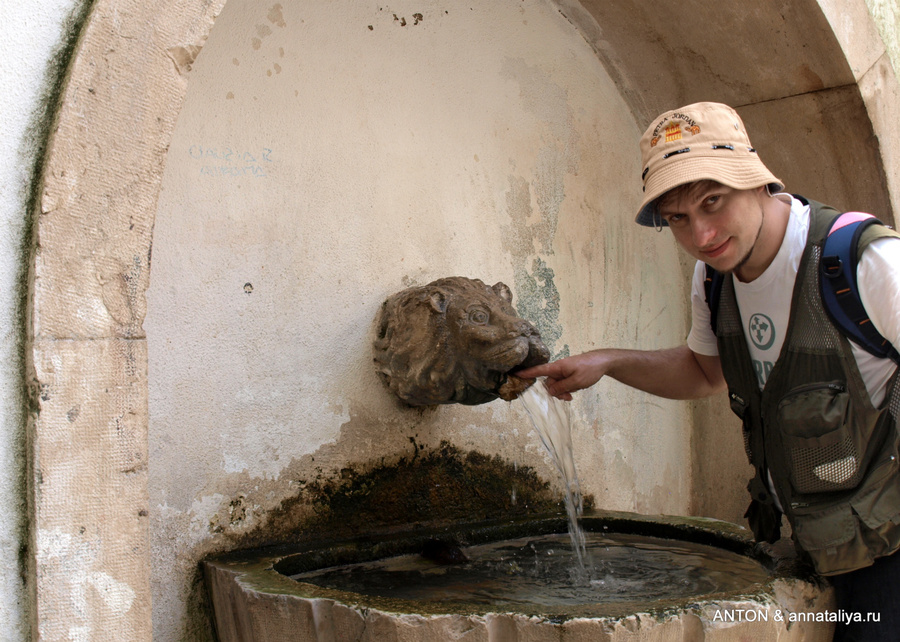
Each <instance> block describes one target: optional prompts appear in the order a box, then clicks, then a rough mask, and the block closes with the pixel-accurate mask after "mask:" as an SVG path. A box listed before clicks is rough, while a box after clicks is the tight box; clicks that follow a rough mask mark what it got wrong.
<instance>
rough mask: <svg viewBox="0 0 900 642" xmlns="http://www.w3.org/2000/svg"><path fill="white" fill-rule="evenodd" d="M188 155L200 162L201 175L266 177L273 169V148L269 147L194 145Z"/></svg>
mask: <svg viewBox="0 0 900 642" xmlns="http://www.w3.org/2000/svg"><path fill="white" fill-rule="evenodd" d="M188 155H190V157H191V158H192V159H194V160H195V161H198V162H199V164H200V169H199V172H200V175H201V176H210V177H217V178H234V177H239V176H247V177H250V178H265V177H266V176H268V175H269V170H270V169H271V164H272V162H273V160H272V150H271V149H270V148H268V147H257V148H251V149H249V150H247V149H239V148H235V147H208V146H205V145H192V146H191V147H190V149H188Z"/></svg>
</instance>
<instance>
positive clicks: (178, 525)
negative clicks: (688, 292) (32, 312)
mask: <svg viewBox="0 0 900 642" xmlns="http://www.w3.org/2000/svg"><path fill="white" fill-rule="evenodd" d="M189 78H190V84H189V89H188V93H187V96H186V98H185V105H184V108H183V109H182V111H181V113H180V115H179V120H178V124H177V126H176V129H175V132H174V134H173V137H172V141H171V145H170V147H169V150H168V154H167V160H166V169H165V174H164V178H163V182H162V188H161V191H160V201H159V207H158V210H157V216H156V221H155V227H154V234H153V258H152V266H153V267H152V272H151V278H150V287H149V290H148V293H147V310H148V312H147V318H146V321H145V323H144V329H145V330H146V332H147V345H148V350H149V366H150V367H149V379H148V385H149V391H150V398H149V416H150V424H149V425H150V457H149V460H150V477H149V487H150V510H151V547H152V548H151V550H152V554H151V560H152V569H153V570H152V584H153V603H154V613H155V615H154V631H155V634H156V635H158V636H160V639H170V638H171V639H174V638H176V637H178V635H180V632H181V631H182V630H183V629H184V627H186V626H190V624H189V623H188V622H186V621H185V618H186V617H189V616H187V610H186V608H185V605H186V604H188V605H189V604H191V600H192V599H193V598H192V591H194V590H195V587H194V586H193V582H194V581H195V573H196V562H197V561H198V559H199V558H200V557H201V556H202V555H204V554H207V553H209V552H212V551H216V550H221V549H222V548H227V547H228V546H233V545H235V544H234V543H233V542H234V541H237V540H239V539H240V536H241V535H242V534H243V533H248V532H255V531H257V530H258V529H259V528H260V527H262V526H263V525H264V524H265V523H266V521H267V520H268V519H270V517H269V514H270V512H271V511H273V509H276V508H278V507H279V506H280V505H281V504H282V503H283V502H285V501H286V500H288V499H290V498H293V497H294V496H296V495H297V494H298V493H300V492H301V491H300V487H301V486H302V485H303V484H304V483H306V482H309V481H310V480H312V479H315V478H316V477H317V476H324V477H328V476H339V474H340V471H341V469H348V468H349V469H352V470H354V471H359V470H365V469H366V468H367V467H371V466H372V465H374V464H378V463H380V462H382V461H388V462H390V461H392V460H396V459H397V458H398V457H403V456H406V457H410V456H412V455H413V454H414V453H415V452H416V449H426V450H427V449H429V448H433V447H436V446H437V445H439V444H440V442H441V441H448V442H450V443H452V444H453V445H455V446H457V447H459V448H461V449H464V450H475V451H478V452H480V453H484V454H487V455H495V454H496V455H500V456H502V457H503V458H504V459H506V460H508V461H511V462H515V463H517V464H518V465H520V466H531V467H533V468H534V469H535V470H536V471H537V472H538V474H539V475H540V476H542V477H543V478H544V479H547V480H549V481H551V482H554V483H555V479H556V473H555V471H554V469H553V468H552V465H551V463H550V462H549V461H548V458H547V456H546V455H545V454H544V453H543V449H542V447H541V446H540V443H539V441H538V438H537V436H536V435H535V434H534V432H533V430H532V429H531V427H530V424H529V423H528V419H527V418H526V416H525V414H524V412H523V409H522V408H520V407H519V406H518V405H517V404H515V403H513V404H508V403H506V402H503V401H497V402H493V403H491V404H487V405H485V406H481V407H449V406H447V407H440V408H437V409H432V410H428V411H425V412H423V411H421V410H417V409H411V408H406V407H402V406H401V405H400V404H398V403H397V402H396V400H394V399H393V398H392V397H391V395H390V394H389V393H388V392H387V390H386V388H385V387H384V386H383V385H382V382H381V381H380V380H379V379H378V378H377V377H376V374H375V369H374V367H373V364H372V350H371V343H372V339H373V334H372V330H373V329H372V321H373V319H374V316H375V313H376V312H377V310H378V308H379V306H380V304H381V302H382V301H383V300H384V299H385V298H386V297H387V296H388V295H390V294H392V293H394V292H396V291H398V290H400V289H403V288H405V287H408V286H411V285H422V284H425V283H428V282H430V281H431V280H434V279H436V278H440V277H443V276H452V275H462V276H469V277H473V278H480V279H482V280H484V281H486V282H487V283H494V282H497V281H503V282H505V283H507V284H508V285H509V286H510V287H511V288H512V290H513V293H514V296H515V299H514V304H516V305H517V307H518V309H519V311H520V313H521V314H522V315H523V316H525V317H526V318H529V319H530V320H532V321H533V322H534V323H535V324H536V325H537V326H538V328H539V330H540V331H541V333H542V335H543V337H544V340H545V341H546V343H547V344H548V346H549V347H550V349H551V351H552V353H553V354H554V356H559V355H563V354H567V353H575V352H581V351H584V350H588V349H590V348H592V347H595V346H600V345H632V346H642V347H647V348H654V347H667V346H671V345H675V344H677V343H678V342H679V341H680V340H682V339H683V337H684V336H685V334H686V332H687V329H686V326H685V321H684V320H685V311H684V302H683V300H682V299H681V297H678V298H675V299H674V300H673V299H672V298H671V297H670V296H669V295H670V294H671V292H673V291H681V290H682V289H683V288H684V283H683V281H682V278H681V269H680V267H679V259H678V256H677V252H676V249H675V248H674V246H673V245H672V243H671V242H670V239H668V238H666V237H665V236H663V235H661V234H657V233H656V232H654V231H651V230H646V229H641V228H639V227H638V226H636V225H634V223H633V215H634V211H635V209H636V206H637V203H638V202H639V198H640V192H639V190H637V189H635V188H636V186H637V184H638V182H639V181H638V178H639V176H640V168H639V167H638V163H639V159H638V158H637V157H636V155H635V153H634V149H633V142H634V140H635V139H636V138H637V137H639V136H640V131H639V130H638V126H637V124H636V123H635V120H634V118H633V116H632V114H631V112H630V111H629V109H628V107H627V105H626V104H625V102H624V101H623V100H622V99H621V97H620V96H619V94H618V92H617V91H616V87H615V85H614V84H613V82H612V81H611V79H610V77H609V75H608V74H607V72H606V70H605V69H604V67H603V65H602V64H601V63H600V62H599V61H598V60H597V57H596V56H595V55H594V52H593V51H592V50H591V48H590V47H589V46H588V44H587V43H586V42H585V40H584V39H583V38H582V37H580V36H579V34H578V32H577V31H576V29H575V28H574V27H573V26H572V24H571V23H570V22H569V21H568V20H567V19H566V18H565V17H564V16H563V15H562V14H561V13H560V12H559V10H558V8H557V7H555V6H554V5H552V4H548V3H546V2H543V1H537V0H529V1H526V2H519V3H515V4H507V3H490V4H479V5H471V4H470V3H461V2H442V3H436V2H432V3H421V2H418V3H404V4H394V5H391V6H390V7H386V6H384V5H382V4H379V3H374V2H371V3H368V2H362V3H361V2H349V1H348V2H344V3H334V2H331V3H303V4H302V5H300V4H286V3H285V4H280V5H273V4H272V3H271V2H258V1H254V0H231V1H230V2H229V3H228V4H227V5H226V6H225V8H224V10H223V11H222V13H221V15H220V16H219V17H218V18H217V20H216V24H215V27H214V29H213V31H212V32H211V35H210V38H209V41H208V42H207V44H206V45H205V47H204V48H203V50H202V51H201V52H200V55H199V56H198V57H197V59H196V61H195V62H194V63H193V64H192V68H191V70H190V72H189ZM689 416H690V415H689V408H688V407H687V406H686V405H685V404H678V403H674V402H666V401H659V400H653V401H652V402H650V403H646V402H645V401H644V400H643V399H641V398H639V396H638V395H636V393H634V392H631V391H629V390H627V389H625V388H624V387H623V386H620V385H618V384H616V383H614V382H609V383H607V382H604V383H603V384H601V385H600V386H598V387H597V388H596V389H595V390H592V391H590V392H588V393H585V394H584V395H582V396H581V397H580V398H579V400H578V402H577V403H576V404H575V417H576V430H577V437H576V447H577V464H578V466H579V467H580V469H581V471H582V478H583V484H584V492H585V493H588V494H592V495H594V497H595V501H596V502H597V504H598V505H602V506H604V507H608V508H615V509H625V510H638V511H641V512H647V513H659V512H662V513H683V512H685V511H686V510H688V507H689V503H690V489H691V486H690V452H689V444H690V423H689V421H688V420H689ZM345 475H346V473H345ZM510 490H512V489H510ZM297 528H302V527H301V526H300V525H298V526H297Z"/></svg>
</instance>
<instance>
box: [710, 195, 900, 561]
mask: <svg viewBox="0 0 900 642" xmlns="http://www.w3.org/2000/svg"><path fill="white" fill-rule="evenodd" d="M810 210H811V214H810V229H809V237H808V239H807V243H806V249H805V250H804V253H803V257H802V259H801V260H800V267H799V270H798V272H797V279H796V282H795V284H794V291H793V296H792V300H791V313H790V320H789V322H788V329H787V333H786V335H785V339H784V345H783V346H782V349H781V354H780V355H779V358H778V361H777V362H776V363H775V366H774V368H773V369H772V372H771V374H770V375H769V377H768V379H767V381H766V384H765V387H764V388H763V389H762V390H760V389H759V382H758V379H757V376H756V374H755V372H754V370H753V366H752V363H751V359H750V352H749V350H748V349H747V342H746V339H745V336H744V332H743V323H742V321H741V317H740V312H739V310H738V306H737V300H736V298H735V294H734V285H733V281H732V279H731V278H726V279H725V280H724V284H723V287H722V293H721V295H720V300H719V309H718V314H717V321H716V336H717V338H718V345H719V354H720V357H721V362H722V370H723V372H724V374H725V379H726V381H727V383H728V392H729V398H730V400H731V407H732V410H734V412H735V413H736V414H737V415H738V416H739V417H740V418H741V420H742V422H743V434H744V444H745V446H746V450H747V455H748V457H749V458H750V463H751V464H752V465H753V466H754V468H755V469H756V476H755V477H754V479H753V480H751V482H750V484H749V486H748V489H749V490H750V493H751V496H752V499H753V502H754V503H753V504H752V505H751V510H749V511H748V517H750V518H751V525H752V526H753V527H754V533H755V534H756V535H757V539H760V533H759V531H758V524H754V518H755V519H756V520H757V521H758V520H759V515H760V514H763V515H765V514H768V515H770V519H769V520H768V521H769V523H770V526H771V524H772V523H776V524H780V518H778V517H777V511H775V509H774V506H773V504H774V502H773V500H772V498H771V497H770V495H769V486H768V484H767V483H765V481H764V480H765V479H766V471H768V472H769V473H771V476H772V480H773V482H774V487H775V490H776V492H777V494H778V498H779V501H780V503H781V505H782V507H783V508H784V511H785V514H786V515H787V518H788V520H789V521H790V523H791V526H792V527H793V537H794V540H795V542H796V543H797V545H798V546H799V548H801V549H802V550H803V551H805V552H806V553H807V554H808V555H809V557H810V558H811V559H812V562H813V563H814V564H815V567H816V570H817V571H818V572H819V573H821V574H823V575H834V574H838V573H845V572H848V571H852V570H854V569H857V568H862V567H864V566H868V565H870V564H871V563H872V562H873V561H874V559H875V558H877V557H881V556H884V555H890V554H891V553H893V552H894V551H896V550H897V549H898V548H900V460H898V455H900V453H898V447H900V438H898V430H897V423H896V421H895V420H894V417H900V412H898V410H900V385H896V381H897V375H896V374H895V375H894V377H893V379H892V380H891V383H890V385H889V386H888V392H887V395H886V398H885V401H884V402H883V403H882V404H881V407H880V408H875V407H873V406H872V403H871V401H870V400H869V395H868V393H867V391H866V387H865V385H864V383H863V380H862V377H861V376H860V374H859V369H858V368H857V366H856V360H855V359H854V357H853V354H852V352H851V348H850V343H849V342H848V340H847V339H846V337H844V336H843V334H841V332H840V331H839V330H838V329H837V328H836V327H835V326H834V325H833V324H832V322H831V320H830V319H829V318H828V315H827V313H826V311H825V309H824V307H823V305H822V297H821V293H820V291H819V279H818V273H819V258H820V256H821V252H822V244H823V240H824V238H825V234H826V231H827V229H828V225H829V223H830V222H831V220H832V219H833V218H834V217H835V216H837V214H838V212H837V211H836V210H834V209H832V208H830V207H827V206H824V205H821V204H819V203H815V202H810ZM883 236H895V237H898V238H900V235H898V234H896V233H895V232H893V231H892V230H889V229H887V228H885V227H883V226H881V225H873V226H870V227H869V228H868V229H867V230H866V232H865V233H864V234H863V237H862V239H861V240H860V246H859V252H860V253H861V252H862V250H863V249H864V248H865V247H866V246H867V245H868V244H869V243H871V242H872V241H873V240H875V239H876V238H881V237H883ZM754 509H755V510H754ZM767 510H768V513H766V511H767ZM773 511H774V512H773ZM773 514H774V515H775V518H774V520H773V519H772V518H771V515H773ZM764 521H765V520H764ZM776 529H777V526H776ZM775 537H777V534H776V535H775Z"/></svg>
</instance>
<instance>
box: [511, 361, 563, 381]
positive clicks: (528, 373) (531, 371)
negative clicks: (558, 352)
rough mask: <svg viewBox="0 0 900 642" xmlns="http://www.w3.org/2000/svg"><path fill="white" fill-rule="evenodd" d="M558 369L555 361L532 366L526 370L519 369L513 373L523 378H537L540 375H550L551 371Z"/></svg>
mask: <svg viewBox="0 0 900 642" xmlns="http://www.w3.org/2000/svg"><path fill="white" fill-rule="evenodd" d="M556 369H557V366H555V365H554V364H553V363H544V364H541V365H539V366H532V367H530V368H525V369H524V370H518V371H516V372H514V373H513V374H514V375H516V376H517V377H519V378H521V379H537V378H538V377H549V376H551V373H552V372H554V371H555V370H556Z"/></svg>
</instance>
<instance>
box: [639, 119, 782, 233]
mask: <svg viewBox="0 0 900 642" xmlns="http://www.w3.org/2000/svg"><path fill="white" fill-rule="evenodd" d="M641 158H642V161H643V174H642V176H641V178H642V180H643V182H644V200H643V202H642V203H641V207H640V210H639V211H638V215H637V219H635V220H636V221H637V222H638V223H640V224H641V225H647V226H659V225H666V223H665V221H662V220H661V219H660V218H659V217H658V216H657V215H656V207H655V203H654V201H656V199H657V198H659V197H660V196H662V195H663V194H665V193H666V192H668V191H669V190H671V189H672V188H674V187H678V186H679V185H684V184H686V183H693V182H695V181H700V180H706V179H709V180H714V181H718V182H719V183H722V184H723V185H727V186H728V187H732V188H734V189H754V188H756V187H761V186H763V185H771V188H770V189H771V190H772V192H773V193H774V192H780V191H781V190H783V189H784V184H783V183H782V182H781V181H780V180H779V179H777V178H775V176H774V175H773V174H772V172H770V171H769V170H768V169H767V168H766V166H765V165H763V162H762V161H761V160H760V159H759V156H758V155H757V154H756V150H755V149H753V146H752V145H751V144H750V138H749V137H748V136H747V130H746V128H745V127H744V123H743V122H742V121H741V118H740V116H738V114H737V112H736V111H735V110H734V109H732V108H731V107H729V106H728V105H723V104H721V103H694V104H693V105H688V106H686V107H682V108H680V109H674V110H672V111H668V112H666V113H664V114H662V115H661V116H659V117H658V118H657V119H656V120H654V121H653V122H652V123H651V125H650V127H648V128H647V131H645V132H644V135H643V137H641Z"/></svg>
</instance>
